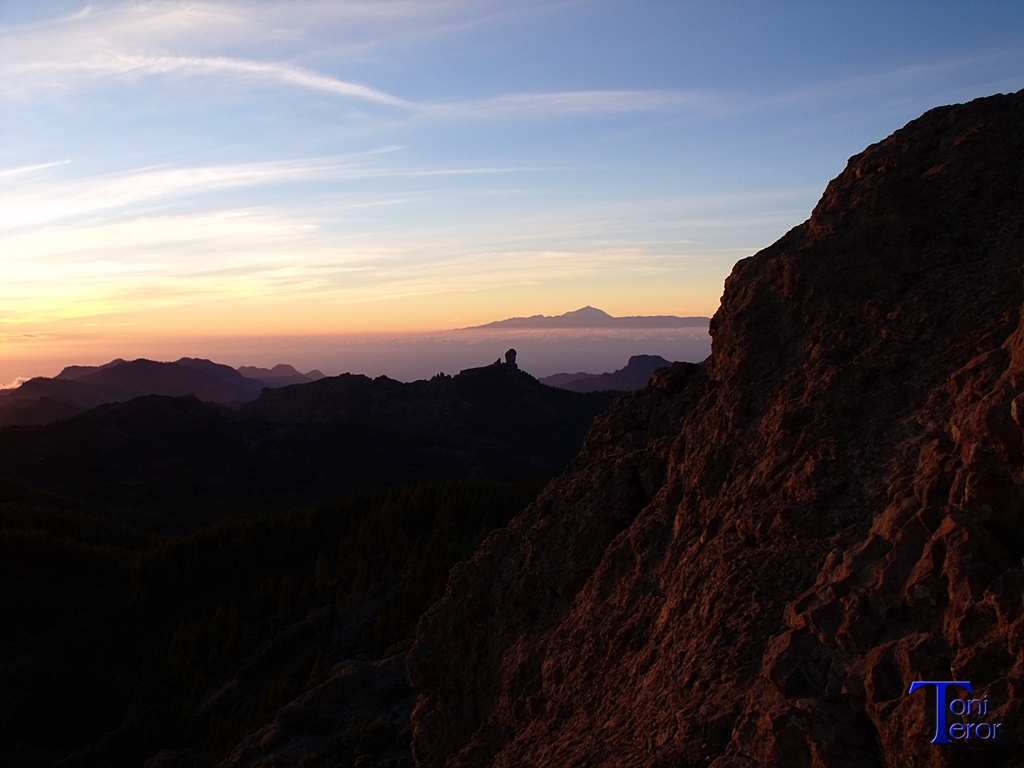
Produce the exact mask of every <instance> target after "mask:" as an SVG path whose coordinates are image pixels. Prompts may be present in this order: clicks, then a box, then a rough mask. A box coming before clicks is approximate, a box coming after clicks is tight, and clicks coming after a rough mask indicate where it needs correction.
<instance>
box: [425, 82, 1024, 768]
mask: <svg viewBox="0 0 1024 768" xmlns="http://www.w3.org/2000/svg"><path fill="white" fill-rule="evenodd" d="M1022 263H1024V92H1021V93H1017V94H1013V95H1010V96H994V97H991V98H987V99H981V100H978V101H974V102H971V103H970V104H966V105H959V106H953V107H943V108H940V109H935V110H932V111H930V112H928V113H926V114H925V115H924V116H922V117H921V118H919V119H918V120H915V121H913V122H911V123H910V124H908V125H907V126H906V127H905V128H903V129H902V130H900V131H898V132H896V133H895V134H893V135H892V136H890V137H889V138H887V139H886V140H884V141H882V142H880V143H878V144H875V145H873V146H871V147H869V148H868V149H867V150H865V151H864V152H863V153H861V154H859V155H857V156H855V157H853V158H851V160H850V162H849V164H848V166H847V168H846V170H845V171H844V172H843V173H842V174H841V175H840V176H839V177H838V178H836V179H835V180H834V181H832V182H831V183H830V184H829V186H828V188H827V189H826V191H825V194H824V196H823V197H822V199H821V201H820V202H819V204H818V205H817V207H816V208H815V209H814V212H813V214H812V216H811V218H810V220H808V221H807V222H806V223H804V224H802V225H800V226H799V227H796V228H795V229H793V230H792V231H790V232H789V233H787V234H786V235H785V236H784V237H783V238H782V239H780V240H779V241H778V242H777V243H775V244H774V245H772V246H771V247H769V248H767V249H765V250H764V251H762V252H760V253H758V254H757V255H756V256H754V257H752V258H749V259H745V260H743V261H741V262H739V263H738V264H737V265H736V267H735V268H734V270H733V273H732V275H731V276H730V278H729V279H728V281H727V282H726V287H725V294H724V296H723V299H722V306H721V309H720V310H719V311H718V313H717V314H716V316H715V317H714V319H713V321H712V324H711V332H712V334H713V352H712V355H711V357H710V358H709V359H708V360H707V361H706V362H705V363H704V364H703V365H702V366H700V367H697V366H686V365H681V364H677V365H676V366H674V367H673V368H672V369H669V370H668V371H667V372H662V373H660V374H659V375H658V376H656V377H655V379H654V381H653V382H652V383H651V385H649V386H648V387H647V388H646V389H645V390H642V391H639V392H636V393H634V394H633V395H630V396H628V397H626V398H624V399H623V400H621V401H619V402H618V403H617V404H616V405H615V406H613V408H612V409H611V410H610V411H609V412H608V413H606V414H605V415H604V416H602V417H600V418H599V419H598V420H597V422H596V423H595V426H594V428H593V429H592V430H591V433H590V435H589V437H588V438H587V441H586V443H585V444H584V447H583V449H582V452H581V453H580V455H579V457H578V458H577V459H576V460H575V462H574V463H573V464H572V465H570V467H569V469H568V470H567V471H566V472H565V473H564V474H563V475H562V476H561V477H560V478H559V479H558V480H556V481H554V482H553V483H552V484H551V485H549V486H548V488H547V489H546V490H545V491H544V492H543V493H542V494H541V496H540V498H539V499H538V500H537V502H535V503H534V504H533V505H532V506H531V507H529V508H528V509H527V510H526V511H525V512H524V513H523V514H521V515H520V516H519V517H517V518H516V519H515V520H514V521H513V523H512V524H511V525H510V526H509V527H508V528H507V529H502V530H500V531H498V532H496V533H495V534H492V535H491V536H490V537H489V538H488V539H487V540H486V541H485V542H484V544H483V545H482V546H481V548H480V549H479V550H478V551H477V553H476V554H475V556H474V557H473V559H472V560H471V561H469V562H467V563H464V564H462V565H460V566H458V567H457V568H456V569H455V570H453V572H452V575H451V578H450V581H449V586H448V591H447V594H446V595H445V597H444V598H443V599H442V600H441V601H440V602H439V603H437V604H436V605H435V606H434V607H433V608H432V609H431V610H430V611H429V612H428V613H427V614H426V615H425V616H424V618H423V619H422V620H421V622H420V625H419V628H418V630H417V641H416V644H415V645H414V646H413V648H412V649H411V651H410V653H409V669H410V676H411V680H412V683H413V685H414V687H415V688H416V689H417V690H418V691H419V698H418V702H417V705H416V709H415V712H414V715H413V752H414V755H415V756H416V758H417V760H418V762H419V764H420V765H421V766H429V767H431V768H433V767H434V766H448V767H449V768H455V767H456V766H509V767H511V766H527V765H558V766H584V765H586V766H595V765H609V766H649V767H652V768H653V767H654V766H707V765H712V766H714V768H741V767H744V768H746V767H751V766H820V767H822V768H825V767H827V768H833V767H834V768H850V767H858V766H865V767H867V766H897V765H898V766H920V767H921V768H923V767H924V766H960V765H963V766H966V765H972V766H975V765H978V766H1004V765H1005V766H1010V765H1019V764H1021V763H1020V761H1021V759H1022V757H1024V721H1022V717H1021V715H1022V713H1024V709H1022V705H1024V701H1022V699H1024V663H1022V661H1021V657H1022V653H1024V648H1022V645H1024V618H1022V614H1024V603H1022V593H1024V568H1022V564H1021V556H1022V554H1024V508H1022V500H1024V496H1022V485H1024V443H1022V425H1024V394H1022V393H1024V326H1022V324H1021V303H1022V300H1024V288H1022V280H1021V272H1020V269H1021V265H1022ZM916 680H961V681H963V680H967V681H971V682H972V683H973V686H974V694H973V696H974V697H976V698H978V699H981V698H982V697H983V696H988V700H989V702H990V704H989V706H990V712H989V714H988V715H986V716H985V717H975V718H973V720H972V718H967V721H982V720H984V721H987V722H990V723H995V722H1000V723H1002V726H1001V728H1000V730H999V738H998V739H995V740H992V739H989V740H980V739H977V738H974V739H971V740H962V741H957V742H954V743H951V744H932V743H931V739H932V738H933V736H934V735H935V729H936V723H935V718H936V704H935V694H934V691H933V690H928V691H921V692H918V693H915V694H914V695H908V693H907V691H908V687H909V685H910V683H911V682H913V681H916ZM960 693H961V692H960V691H955V692H954V694H953V695H959V694H960ZM947 712H948V711H947ZM948 718H949V722H950V723H952V722H960V718H955V717H953V715H948Z"/></svg>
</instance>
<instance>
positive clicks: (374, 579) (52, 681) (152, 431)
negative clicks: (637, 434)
mask: <svg viewBox="0 0 1024 768" xmlns="http://www.w3.org/2000/svg"><path fill="white" fill-rule="evenodd" d="M609 401H610V397H608V396H582V395H577V394H574V393H569V392H563V391H560V390H554V389H551V388H549V387H545V386H543V385H541V384H539V383H537V382H536V381H535V380H534V379H532V378H531V377H529V376H527V375H526V374H524V373H522V372H520V371H518V370H516V369H515V368H514V367H513V366H490V367H488V368H484V369H474V370H470V371H466V372H463V373H462V374H460V375H459V376H456V377H443V376H442V377H436V378H435V379H434V380H432V381H429V382H415V383H413V384H402V383H400V382H395V381H391V380H387V379H383V378H381V379H377V380H370V379H367V378H365V377H361V376H345V377H340V378H338V379H325V380H322V381H320V382H316V383H312V384H301V385H296V386H291V387H285V388H282V389H279V390H276V391H270V390H267V391H265V392H264V393H263V396H262V397H261V398H260V399H259V400H256V401H254V402H253V403H250V404H249V405H248V406H246V407H244V408H242V409H235V410H229V409H225V408H222V407H219V406H217V405H214V404H209V403H203V402H200V401H199V400H198V399H196V398H194V397H179V398H170V397H159V396H151V397H143V398H137V399H135V400H132V401H129V402H125V403H116V404H110V405H104V406H100V407H98V408H95V409H93V410H91V411H88V412H86V413H82V414H80V415H78V416H76V417H74V418H72V419H70V420H67V421H63V422H59V423H55V424H50V425H46V426H41V427H7V428H4V429H0V612H2V615H3V616H4V621H3V632H2V634H0V659H2V661H0V688H2V690H3V696H2V701H0V763H2V764H3V765H5V766H7V765H11V766H37V765H51V764H53V763H56V762H60V761H63V762H62V764H63V765H69V766H70V765H82V766H94V765H130V766H138V765H141V764H142V763H143V762H144V761H145V760H146V759H148V758H150V757H153V756H154V755H156V754H157V753H158V752H159V753H161V755H160V757H159V758H158V759H157V762H156V763H155V764H161V761H163V764H177V765H182V764H184V765H201V764H209V763H211V762H213V761H218V760H221V759H223V758H225V757H226V756H228V755H229V754H231V753H232V752H236V753H237V755H236V757H237V756H238V755H244V754H245V749H246V747H245V744H246V741H245V740H246V738H257V739H266V738H268V737H267V735H266V734H267V733H268V732H273V733H275V734H277V736H275V737H274V738H276V739H278V740H279V741H281V743H282V744H283V745H284V746H282V747H281V749H282V750H285V751H287V749H290V748H291V747H289V746H288V745H289V744H292V743H293V742H294V744H295V747H294V749H295V750H299V751H303V750H304V751H306V752H309V751H318V754H320V755H321V758H322V760H323V761H326V762H327V763H329V764H332V765H351V764H353V763H354V762H355V761H356V760H357V758H361V757H365V756H369V757H368V758H366V759H371V758H372V759H373V760H375V761H377V762H378V763H381V764H388V763H389V761H390V764H392V765H400V764H402V761H403V760H406V759H407V755H408V749H407V744H408V738H409V734H408V728H407V724H408V717H409V712H410V711H411V708H412V701H413V698H412V692H411V690H410V689H409V688H408V685H407V683H406V682H405V673H404V649H405V647H406V646H407V644H408V642H409V640H410V638H411V633H412V628H413V626H414V625H415V622H416V621H417V619H418V617H419V616H420V614H421V613H422V612H423V611H424V610H425V609H426V607H427V606H429V605H430V604H431V603H432V602H433V601H434V600H436V599H437V598H439V597H440V596H441V594H442V593H443V591H444V586H445V583H446V581H447V577H448V570H449V568H450V567H451V566H452V565H453V564H454V563H455V562H457V561H458V560H460V559H464V558H465V557H468V556H469V554H471V553H472V551H473V549H474V548H475V547H476V545H477V544H478V543H479V542H480V541H481V539H482V538H483V536H484V535H485V534H486V533H487V532H488V531H490V530H492V529H493V528H495V527H498V526H501V525H504V524H505V523H506V522H507V521H508V520H509V519H510V518H511V517H512V516H513V515H514V514H516V513H517V512H518V511H519V510H521V509H522V508H523V507H524V506H525V505H526V504H527V503H528V502H529V501H531V500H532V499H533V498H534V496H535V495H536V493H537V491H538V490H539V488H540V486H541V485H542V483H543V482H544V479H545V478H546V477H549V476H551V475H553V474H556V473H558V472H559V471H560V470H561V469H562V467H564V465H565V464H566V463H567V462H568V461H569V459H570V458H571V457H572V455H573V454H574V453H575V452H576V450H577V449H578V446H579V443H580V442H582V438H583V436H584V434H585V433H586V430H587V429H588V427H589V425H590V422H591V421H592V419H593V417H594V415H595V414H597V413H598V412H599V411H600V410H601V409H602V408H603V407H604V406H605V405H606V404H607V403H608V402H609ZM346 680H347V681H348V682H347V683H346V682H344V681H346ZM352 686H356V688H357V689H358V691H359V693H358V695H357V693H354V692H353V690H355V689H352V688H351V687H352ZM307 692H308V693H307ZM325 702H326V703H325ZM285 705H287V706H285ZM317 712H319V713H320V714H316V713H317ZM282 718H284V719H283V720H282ZM324 718H327V719H326V720H325V719H324ZM328 721H330V722H328ZM252 734H257V735H252ZM240 759H241V758H240ZM296 759H297V758H296ZM167 761H171V762H170V763H168V762H167ZM175 761H177V763H175ZM182 761H184V762H182ZM242 762H244V760H242ZM365 762H366V760H365V759H364V760H363V762H362V763H360V765H362V764H365Z"/></svg>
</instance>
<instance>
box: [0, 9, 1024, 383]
mask: <svg viewBox="0 0 1024 768" xmlns="http://www.w3.org/2000/svg"><path fill="white" fill-rule="evenodd" d="M1021 88H1024V3H1019V2H985V1H984V0H978V1H977V2H972V3H963V2H921V1H918V2H896V1H894V0H887V1H886V2H843V3H840V2H821V1H820V0H818V1H816V2H774V3H766V2H729V1H728V0H723V1H722V2H699V3H698V2H686V1H685V0H676V1H674V2H659V1H657V0H642V1H641V2H637V1H635V0H631V1H629V2H626V1H622V2H611V1H607V0H568V1H566V2H559V1H557V0H551V1H549V2H530V0H516V2H511V1H509V0H505V1H502V2H497V1H488V0H436V1H435V0H395V1H391V0H366V1H362V0H360V1H356V0H332V1H331V2H310V1H308V0H289V2H258V1H257V0H246V1H245V2H95V3H89V4H83V3H81V2H64V1H63V0H61V1H59V2H58V1H48V0H0V384H4V383H6V382H8V381H11V380H13V379H15V378H16V377H25V376H31V375H40V374H45V375H53V374H54V373H56V372H57V371H58V370H59V369H60V367H62V366H63V365H65V364H71V363H92V364H95V363H99V362H103V361H105V360H109V359H112V358H114V357H135V356H148V357H154V358H157V359H173V358H174V357H177V356H181V355H193V356H213V355H216V356H217V358H218V359H220V360H222V361H224V362H229V363H231V364H233V365H241V364H259V365H269V364H273V363H275V362H282V361H284V362H287V361H289V359H295V360H299V361H300V362H302V363H303V364H304V365H307V366H308V367H314V366H318V367H321V369H322V370H324V371H325V372H328V373H337V372H340V371H341V370H345V369H349V368H352V366H353V365H355V363H354V362H353V359H351V358H347V357H346V355H348V354H349V353H348V352H345V351H344V350H346V349H348V350H349V352H351V349H353V348H354V347H353V346H352V345H353V344H356V343H357V341H358V344H363V345H364V346H365V344H366V343H367V342H366V340H367V339H374V338H385V337H386V338H388V339H391V340H394V339H398V338H402V339H409V338H418V336H417V335H418V334H419V335H422V334H428V335H429V334H433V336H430V338H439V337H438V336H437V334H438V332H441V331H444V330H446V329H452V328H461V327H465V326H470V325H477V324H482V323H486V322H489V321H492V320H498V319H502V318H506V317H512V316H524V315H532V314H548V315H553V314H561V313H563V312H566V311H569V310H574V309H578V308H579V307H582V306H585V305H591V306H595V307H599V308H601V309H603V310H605V311H606V312H609V313H611V314H613V315H616V316H621V315H653V314H674V315H681V316H693V315H711V314H713V313H714V312H715V310H716V308H717V306H718V303H719V300H720V298H721V293H722V284H723V281H724V280H725V278H726V277H727V276H728V274H729V272H730V270H731V268H732V266H733V264H734V263H735V262H736V261H737V260H738V259H740V258H743V257H746V256H749V255H751V254H753V253H755V252H756V251H758V250H759V249H761V248H763V247H765V246H767V245H769V244H770V243H772V242H774V241H775V240H776V239H778V238H779V237H780V236H781V235H783V234H784V233H785V232H786V231H787V230H789V229H790V228H792V227H793V226H795V225H797V224H799V223H800V222H802V221H804V220H805V219H806V218H807V216H808V215H809V213H810V211H811V209H812V208H813V206H814V204H815V202H816V201H817V199H818V197H819V196H820V195H821V193H822V191H823V190H824V188H825V185H826V184H827V182H828V181H829V180H830V179H831V178H833V177H834V176H836V175H837V174H838V173H839V172H840V171H842V169H843V167H844V165H845V163H846V160H847V158H848V157H850V156H851V155H853V154H855V153H857V152H859V151H861V150H862V149H863V148H864V147H865V146H867V145H868V144H870V143H873V142H875V141H878V140H880V139H882V138H884V137H885V136H887V135H888V134H890V133H891V132H892V131H894V130H896V129H898V128H899V127H900V126H902V125H903V124H905V123H906V122H907V121H909V120H911V119H913V118H914V117H916V116H918V115H919V114H921V113H922V112H924V111H925V110H927V109H929V108H931V107H934V106H938V105H942V104H948V103H955V102H961V101H966V100H969V99H972V98H976V97H979V96H985V95H989V94H992V93H998V92H1010V91H1015V90H1019V89H1021ZM424 338H426V337H424ZM496 343H497V341H496ZM346 345H348V346H346ZM380 349H381V350H385V351H381V352H379V354H377V355H376V357H377V358H379V359H380V360H383V359H384V358H386V357H387V356H388V355H389V354H399V352H398V351H395V350H398V349H400V346H398V347H394V346H393V349H392V347H386V345H385V347H381V348H380ZM386 349H391V350H392V351H391V352H386ZM318 350H319V351H318ZM331 350H333V351H331ZM502 351H503V350H497V352H502ZM637 351H638V352H653V353H658V352H657V350H653V349H637ZM497 352H496V353H495V355H489V357H494V356H496V354H497ZM481 354H483V353H482V352H481ZM482 362H489V360H487V361H482ZM564 362H565V365H566V366H570V365H571V364H572V363H574V362H577V361H576V360H572V359H569V360H566V361H564ZM622 362H623V363H624V360H623V361H622ZM360 364H361V365H363V366H364V367H366V368H367V370H366V371H365V372H368V373H373V372H387V371H388V370H391V369H389V368H388V365H389V364H388V363H386V362H380V363H379V364H377V365H376V370H370V369H371V368H373V367H374V366H373V365H371V364H369V363H365V362H363V363H360ZM580 364H582V361H580ZM552 365H555V362H554V361H553V362H552ZM435 367H436V366H435ZM556 367H557V366H556ZM547 372H553V371H547ZM405 375H408V376H411V375H414V373H412V372H409V373H407V374H405Z"/></svg>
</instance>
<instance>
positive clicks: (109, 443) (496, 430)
mask: <svg viewBox="0 0 1024 768" xmlns="http://www.w3.org/2000/svg"><path fill="white" fill-rule="evenodd" d="M135 362H139V361H135ZM142 362H145V363H148V365H139V366H135V367H136V368H138V369H140V370H141V371H143V372H147V371H150V370H153V366H161V365H164V366H170V365H173V364H169V363H163V364H161V363H152V361H142ZM179 362H180V361H179ZM202 362H203V363H206V366H207V367H208V366H213V365H214V364H212V363H208V361H202ZM179 367H181V368H185V369H187V370H192V369H189V368H188V366H187V365H181V366H179ZM225 368H226V369H227V370H228V371H233V369H231V368H228V367H227V366H216V367H215V368H214V369H213V372H214V373H223V374H224V376H225V377H226V378H228V379H229V380H231V379H232V377H230V375H229V374H227V373H225V372H224V371H221V370H219V369H225ZM115 369H116V367H115ZM156 370H163V369H159V368H157V369H156ZM74 373H75V372H73V373H72V375H74ZM235 374H236V375H238V376H239V378H241V376H240V374H237V371H236V372H235ZM96 375H97V373H95V372H94V373H91V374H88V376H89V377H93V376H96ZM140 378H141V377H140ZM53 381H56V382H58V383H59V384H60V385H62V386H63V385H67V384H79V383H81V381H76V380H74V379H71V380H68V379H61V378H57V379H54V380H53ZM256 385H257V386H258V385H259V382H256ZM233 386H235V387H237V388H236V389H232V388H231V387H230V386H228V385H225V388H224V389H223V390H216V391H217V392H221V393H227V394H230V393H236V392H238V393H244V392H245V391H246V390H244V389H243V386H244V385H243V384H239V383H238V381H237V380H234V385H233ZM613 399H614V393H602V392H597V393H589V394H579V393H575V392H568V391H564V390H560V389H555V388H552V387H547V386H544V385H542V384H540V383H539V382H538V381H537V380H536V379H534V378H533V377H532V376H530V375H529V374H527V373H524V372H522V371H520V370H518V369H517V368H516V367H515V366H509V365H490V366H487V367H484V368H471V369H469V370H466V371H462V372H461V373H460V374H459V375H458V376H454V377H452V376H445V375H443V374H439V375H437V376H435V377H434V378H433V379H430V380H429V381H427V380H421V381H414V382H411V383H403V382H400V381H395V380H393V379H389V378H387V377H385V376H380V377H377V378H376V379H370V378H368V377H366V376H360V375H353V374H344V375H342V376H336V377H332V378H324V379H321V380H319V381H315V382H310V383H307V384H302V385H300V386H292V387H282V388H277V389H270V388H264V389H263V390H262V392H261V394H260V395H259V397H258V398H256V399H255V400H251V401H250V402H248V403H245V404H242V405H240V406H238V407H235V408H230V409H229V408H225V407H223V406H220V405H217V404H216V403H209V402H207V403H204V402H200V400H198V399H197V398H196V397H195V396H186V397H161V396H154V395H150V396H146V397H137V398H134V399H132V400H131V401H129V402H116V403H111V404H107V405H101V406H99V407H96V408H93V409H91V410H89V411H88V412H85V413H81V414H78V415H76V416H74V417H72V418H68V419H66V420H61V421H58V422H56V423H52V424H46V425H43V426H20V427H17V428H14V427H8V428H6V429H0V467H2V474H3V476H6V477H7V478H9V479H11V480H17V481H18V482H22V483H25V484H26V485H28V486H31V487H34V488H39V489H43V490H45V491H47V492H50V493H57V494H60V495H61V496H64V497H67V498H74V499H79V500H83V501H87V502H89V503H103V504H112V505H114V506H116V507H130V508H134V509H137V510H138V509H141V508H145V507H148V506H149V505H150V504H152V505H155V506H158V507H161V508H163V507H166V506H169V505H171V502H172V500H174V499H182V498H188V499H202V500H203V501H202V502H201V503H202V504H204V505H210V506H211V507H212V508H213V509H216V510H220V511H219V512H218V514H222V513H223V507H222V505H224V504H226V503H228V502H229V501H239V500H249V501H251V500H253V499H258V500H259V503H261V504H262V503H264V502H267V501H268V500H269V499H270V498H273V497H278V496H281V497H287V498H291V497H293V496H296V495H297V496H300V497H303V498H309V497H314V498H315V497H316V496H318V495H319V494H321V493H347V492H349V491H354V490H360V489H362V488H365V487H379V486H381V485H388V484H391V483H399V482H419V481H421V480H423V479H437V478H457V477H463V478H465V477H508V476H511V477H546V476H552V475H556V474H558V473H559V472H561V470H562V469H563V468H564V467H565V465H566V464H567V463H568V462H569V460H570V459H571V458H572V457H573V456H574V455H575V453H576V451H577V450H579V446H580V443H581V442H582V440H583V436H584V435H585V434H586V432H587V429H589V427H590V424H591V422H592V420H593V418H594V417H595V416H596V415H597V414H598V413H600V412H601V411H603V410H604V409H605V408H607V406H608V405H609V404H610V403H611V402H612V400H613ZM199 503H200V502H196V504H199Z"/></svg>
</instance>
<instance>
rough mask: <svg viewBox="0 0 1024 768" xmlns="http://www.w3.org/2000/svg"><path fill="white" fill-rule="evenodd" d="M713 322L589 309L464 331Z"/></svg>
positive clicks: (678, 325)
mask: <svg viewBox="0 0 1024 768" xmlns="http://www.w3.org/2000/svg"><path fill="white" fill-rule="evenodd" d="M710 321H711V319H710V318H707V317H676V316H675V315H653V316H635V317H612V316H611V315H609V314H608V313H607V312H605V311H603V310H600V309H596V308H594V307H591V306H586V307H583V308H581V309H577V310H575V311H573V312H566V313H565V314H564V315H554V316H552V317H549V316H548V315H532V316H530V317H510V318H509V319H507V320H496V321H495V322H493V323H486V324H485V325H474V326H471V327H469V328H462V329H461V330H463V331H481V330H493V329H498V330H500V329H505V328H507V329H510V330H513V329H529V328H534V329H545V328H551V329H557V328H701V327H705V326H707V324H708V323H709V322H710Z"/></svg>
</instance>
